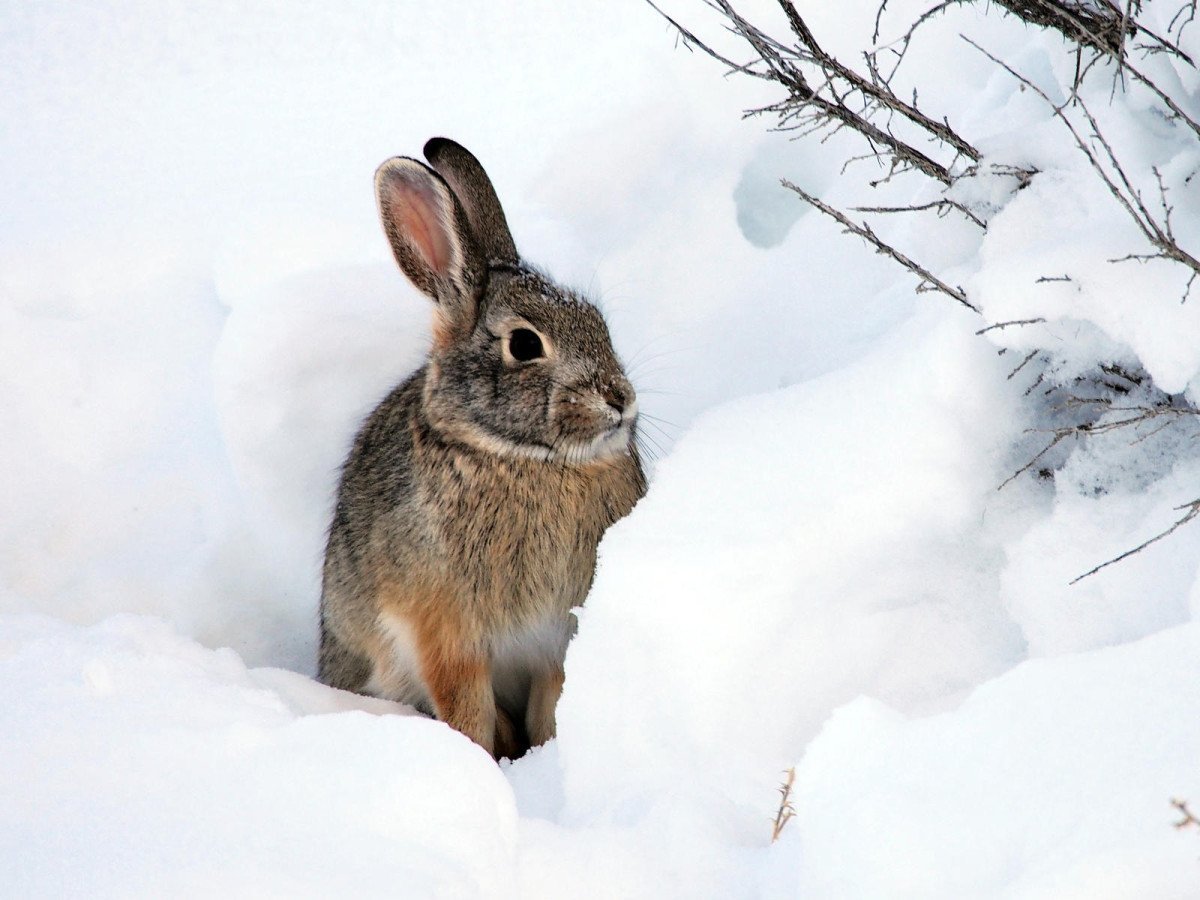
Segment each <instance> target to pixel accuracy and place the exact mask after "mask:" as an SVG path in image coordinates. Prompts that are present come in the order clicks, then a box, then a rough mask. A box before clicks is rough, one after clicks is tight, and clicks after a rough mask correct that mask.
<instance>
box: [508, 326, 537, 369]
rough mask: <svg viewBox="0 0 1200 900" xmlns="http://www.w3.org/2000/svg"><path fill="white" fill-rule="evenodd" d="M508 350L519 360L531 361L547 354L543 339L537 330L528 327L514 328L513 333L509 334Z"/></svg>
mask: <svg viewBox="0 0 1200 900" xmlns="http://www.w3.org/2000/svg"><path fill="white" fill-rule="evenodd" d="M508 352H509V353H511V354H512V356H513V359H515V360H516V361H517V362H529V361H530V360H531V359H537V358H538V357H540V356H544V355H545V352H544V351H543V350H542V339H541V338H540V337H538V336H537V332H536V331H530V330H529V329H528V328H514V329H513V333H512V334H510V335H509V336H508Z"/></svg>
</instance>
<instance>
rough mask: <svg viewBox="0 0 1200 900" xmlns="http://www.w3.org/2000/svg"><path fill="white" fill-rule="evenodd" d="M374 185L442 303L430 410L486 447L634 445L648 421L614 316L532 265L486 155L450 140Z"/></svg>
mask: <svg viewBox="0 0 1200 900" xmlns="http://www.w3.org/2000/svg"><path fill="white" fill-rule="evenodd" d="M425 157H426V159H428V160H429V163H430V165H431V166H432V167H433V168H432V169H431V168H430V167H429V166H426V165H425V164H424V163H421V162H418V161H417V160H415V159H409V158H407V157H394V158H392V159H389V160H388V161H387V162H385V163H384V164H383V165H381V166H380V167H379V170H378V171H377V172H376V174H375V188H376V194H377V197H378V200H379V210H380V216H381V218H382V219H383V227H384V231H385V232H386V233H387V237H388V240H389V241H390V243H391V245H392V251H393V253H395V256H396V261H397V262H398V263H399V264H400V268H401V269H402V270H403V271H404V273H405V274H406V275H407V276H408V278H409V280H410V281H412V283H413V284H414V285H415V286H416V287H417V288H419V289H420V290H421V291H422V292H423V293H424V294H425V295H426V296H428V297H429V298H430V299H431V300H433V302H434V304H435V315H434V328H433V348H432V350H431V352H430V357H429V364H428V367H427V370H426V376H425V393H424V400H423V404H424V411H425V414H426V416H427V417H428V419H429V422H430V424H431V425H433V426H434V427H435V428H436V429H437V430H438V431H440V432H442V433H443V434H445V435H447V436H448V437H451V438H453V439H456V440H460V441H463V442H466V443H468V444H470V445H472V446H475V447H477V448H479V449H483V450H485V451H488V452H491V453H496V454H500V455H508V456H523V457H529V458H534V459H544V460H552V461H557V462H564V463H568V464H583V463H588V462H591V461H594V460H601V459H605V458H609V457H613V456H615V455H618V454H621V453H624V452H625V451H626V450H627V448H628V447H629V442H630V440H631V438H632V435H633V430H634V427H635V422H636V419H637V400H636V397H635V395H634V391H633V386H632V385H631V384H630V383H629V380H628V379H627V378H626V377H625V373H624V371H623V370H622V368H621V364H620V362H619V361H618V360H617V356H616V353H615V352H614V351H613V348H612V341H611V339H610V337H609V334H608V328H607V326H606V325H605V322H604V318H603V317H602V316H601V315H600V312H599V310H597V309H596V307H595V306H593V305H592V304H591V303H589V302H588V301H587V300H585V299H584V298H583V297H581V296H579V295H578V294H576V293H574V292H572V291H570V290H568V289H565V288H563V287H561V286H560V285H558V284H556V283H555V282H553V281H552V280H550V279H549V278H548V277H547V276H545V275H544V274H542V273H540V272H538V271H536V270H535V269H533V268H531V267H529V266H528V265H526V264H525V263H524V262H522V261H521V259H520V257H519V255H518V254H517V249H516V245H515V244H514V242H513V238H512V234H511V233H510V232H509V229H508V223H507V221H506V220H505V217H504V211H503V209H502V208H501V206H500V201H499V199H498V198H497V196H496V191H495V189H494V188H493V187H492V183H491V181H490V180H489V179H488V176H487V174H486V173H485V172H484V170H483V167H482V166H481V165H480V164H479V161H478V160H477V159H475V157H474V156H472V155H471V154H470V153H469V152H467V150H465V149H464V148H463V147H461V146H459V145H458V144H456V143H454V142H453V141H449V140H446V139H445V138H434V139H433V140H431V141H429V142H428V143H427V144H426V145H425Z"/></svg>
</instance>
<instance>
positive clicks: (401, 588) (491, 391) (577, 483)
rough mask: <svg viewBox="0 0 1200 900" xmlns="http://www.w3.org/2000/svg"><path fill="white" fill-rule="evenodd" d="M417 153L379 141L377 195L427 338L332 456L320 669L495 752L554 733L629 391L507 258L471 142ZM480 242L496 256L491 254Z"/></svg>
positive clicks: (602, 351)
mask: <svg viewBox="0 0 1200 900" xmlns="http://www.w3.org/2000/svg"><path fill="white" fill-rule="evenodd" d="M431 147H432V148H433V152H431V150H430V148H431ZM426 154H427V156H429V158H430V159H431V161H433V162H434V163H435V165H438V166H439V167H450V168H449V169H447V178H446V180H445V181H442V180H441V179H440V178H439V177H438V175H436V174H435V173H433V172H430V171H428V170H427V169H425V167H424V166H422V165H421V164H420V163H416V162H415V161H414V160H400V161H396V160H392V161H389V163H385V165H384V166H383V167H381V169H380V176H379V180H380V197H381V200H380V207H381V211H382V214H383V216H384V223H385V231H386V232H387V234H388V236H389V239H390V240H391V241H392V243H393V248H394V249H395V251H396V258H397V261H398V262H399V263H400V265H401V267H402V268H403V269H404V271H405V272H406V274H408V275H409V277H410V278H411V279H412V281H413V283H414V284H416V285H417V286H418V287H421V288H422V289H423V290H425V291H426V293H428V294H429V295H430V296H431V298H432V299H434V300H435V302H436V303H437V304H438V310H437V315H436V316H435V321H436V322H437V323H438V327H437V329H436V330H435V342H434V346H433V349H432V351H431V357H430V361H429V363H428V364H427V365H426V366H425V367H424V368H422V369H421V370H420V371H418V372H417V373H415V374H414V375H413V376H412V377H411V378H410V379H409V380H408V381H406V382H405V383H404V384H402V385H400V386H399V387H397V388H396V389H395V390H394V391H392V393H391V394H390V395H389V396H388V397H387V398H386V399H385V400H384V401H383V402H382V403H380V405H379V406H378V407H377V408H376V410H375V411H374V412H373V413H372V414H371V416H370V417H369V418H368V419H367V421H366V422H365V423H364V425H363V427H362V429H361V430H360V431H359V433H358V435H357V437H356V439H355V443H354V447H353V449H352V450H351V453H350V456H349V458H348V459H347V461H346V465H345V468H344V471H343V476H342V481H341V485H340V488H339V495H338V504H337V509H336V512H335V515H334V520H333V524H332V526H331V528H330V536H329V543H328V547H327V551H326V562H325V576H324V587H323V596H322V605H321V613H322V640H321V658H320V677H321V679H322V680H324V681H326V682H327V683H329V684H332V685H334V686H336V687H341V688H345V689H347V690H354V691H360V692H365V693H373V694H377V695H380V696H385V697H389V698H391V699H396V700H401V701H404V702H408V703H412V704H414V705H416V706H418V707H419V708H422V709H424V710H425V711H427V712H430V713H433V714H435V715H437V716H438V717H439V718H441V719H442V720H443V721H446V722H447V723H449V724H450V725H451V726H452V727H454V728H456V729H457V730H459V731H461V732H463V733H464V734H466V735H467V736H469V737H470V738H471V739H472V740H474V741H475V742H476V743H478V744H479V745H480V746H482V747H484V748H485V749H487V750H488V751H489V752H491V753H493V754H494V755H496V756H497V757H499V756H514V755H517V754H519V752H521V751H522V750H523V749H524V747H525V746H528V745H529V744H533V745H537V744H541V743H543V742H544V741H546V740H549V739H550V738H552V737H553V736H554V734H555V720H554V707H555V703H556V701H557V699H558V696H559V694H560V693H561V690H562V683H563V670H562V662H563V654H564V653H565V650H566V643H567V640H568V639H569V637H570V635H571V634H572V632H573V619H572V617H571V615H570V610H571V608H572V607H575V606H578V605H580V604H582V603H583V600H584V598H585V597H586V595H587V592H588V589H589V587H590V585H591V581H592V576H593V572H594V569H595V562H596V547H597V544H598V543H599V541H600V538H601V537H602V536H603V534H604V531H605V530H606V529H607V528H608V526H609V525H611V524H612V523H613V522H615V521H616V520H617V519H619V518H621V517H622V516H624V515H625V514H626V513H628V512H629V510H630V509H632V507H633V505H634V504H635V503H636V502H637V500H638V499H639V498H640V497H641V496H642V494H643V493H644V491H645V479H644V476H643V474H642V469H641V465H640V463H639V460H638V457H637V452H636V449H635V446H636V445H635V444H634V443H633V429H634V423H633V417H634V416H635V415H636V413H635V410H636V407H635V405H634V403H635V401H634V395H633V389H632V387H631V386H630V385H629V383H628V381H627V380H626V379H625V376H624V374H623V372H622V371H621V368H620V364H619V363H618V362H617V361H616V357H615V355H614V354H613V352H612V348H611V344H610V343H609V339H608V334H607V329H606V328H605V327H604V324H603V320H602V319H601V318H600V317H599V314H598V313H597V312H596V311H595V309H594V307H592V306H591V305H590V304H587V303H586V301H583V300H582V299H581V298H579V297H577V296H575V295H573V294H570V293H569V292H566V291H564V290H562V289H561V288H559V287H557V286H556V285H553V283H552V282H550V281H548V279H546V278H545V277H544V276H541V275H539V274H537V273H535V272H533V271H532V270H529V269H527V268H526V267H524V265H523V264H521V263H520V262H519V260H517V259H516V258H515V248H514V247H513V244H512V239H511V236H509V235H508V234H507V225H506V224H505V220H504V215H503V212H502V210H501V209H500V207H499V202H498V201H497V200H496V199H495V195H494V191H492V188H491V183H490V181H488V179H487V177H486V175H485V174H483V170H482V168H481V167H479V166H478V163H477V162H476V161H475V160H474V157H472V156H470V154H468V153H467V152H466V151H465V150H463V149H462V148H461V147H458V145H456V144H452V142H448V141H435V142H430V145H429V147H427V150H426ZM389 166H390V167H391V168H390V169H389ZM417 167H420V168H417ZM422 170H424V172H423V171H422ZM426 173H427V174H426ZM422 179H425V180H422ZM392 182H396V183H395V184H392ZM446 182H449V185H448V184H447V183H446ZM450 185H453V186H454V190H451V188H450ZM456 191H462V192H467V193H469V196H466V197H462V196H459V195H458V193H456ZM405 204H417V206H418V208H416V209H410V208H409V207H408V206H406V205H405ZM468 222H469V223H470V225H468V224H467V223H468ZM414 223H417V224H416V225H414ZM431 223H432V224H431ZM431 227H432V228H434V229H435V231H434V232H433V233H431V232H430V231H429V230H428V229H429V228H431ZM438 227H441V228H443V229H446V233H445V234H442V233H437V232H436V228H438ZM414 228H415V229H416V233H415V234H410V232H411V231H412V230H413V229H414ZM497 228H500V229H502V230H503V233H501V234H497V233H493V232H494V230H495V229H497ZM472 229H479V230H480V231H487V232H488V233H479V232H477V231H475V230H472ZM489 230H490V231H489ZM447 247H448V248H450V250H449V257H448V258H447V259H445V260H443V259H442V258H441V257H442V255H443V254H442V251H443V248H447ZM431 248H436V250H435V249H431ZM481 248H482V249H481ZM483 249H486V250H488V251H489V252H491V253H499V254H508V253H511V254H514V256H513V258H512V259H504V258H501V259H500V263H501V264H502V265H501V266H500V268H499V270H498V271H490V270H489V266H493V267H494V266H495V260H494V259H492V258H490V257H489V258H487V259H485V258H484V257H483V256H482V255H481V254H482V253H483ZM456 254H458V255H456ZM489 271H490V273H489ZM513 328H525V329H534V330H535V331H536V332H537V333H538V334H539V336H540V337H541V340H542V342H543V346H544V350H545V356H544V358H541V359H536V360H534V361H531V362H524V361H518V360H515V359H514V358H512V357H511V356H510V355H508V354H507V351H506V350H505V351H504V352H502V350H501V347H502V346H503V347H507V343H505V342H506V340H507V337H506V334H507V333H508V332H510V331H511V330H512V329H513ZM614 409H615V410H617V412H616V413H614V412H613V410H614ZM622 411H623V412H622ZM618 422H619V425H618V424H616V423H618ZM610 434H611V437H609V435H610Z"/></svg>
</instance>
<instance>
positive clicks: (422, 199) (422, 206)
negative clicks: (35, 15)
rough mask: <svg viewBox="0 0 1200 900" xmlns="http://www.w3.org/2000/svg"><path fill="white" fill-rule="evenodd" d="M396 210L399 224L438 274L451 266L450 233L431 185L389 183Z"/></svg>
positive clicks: (402, 232)
mask: <svg viewBox="0 0 1200 900" xmlns="http://www.w3.org/2000/svg"><path fill="white" fill-rule="evenodd" d="M389 187H390V189H391V193H392V199H393V201H394V206H393V209H394V210H395V213H396V222H395V224H396V227H397V229H398V230H399V231H400V233H401V234H403V235H404V236H405V237H407V238H408V240H409V241H410V242H411V243H412V245H413V247H414V248H415V249H416V251H417V252H418V253H420V254H421V256H422V257H423V258H424V259H425V262H426V263H427V264H428V265H429V268H431V269H433V271H434V272H436V273H437V274H438V275H445V274H447V272H448V270H449V266H450V255H451V246H450V235H449V233H448V231H447V228H446V223H445V222H444V220H443V217H442V215H441V214H440V213H441V210H440V207H441V205H442V204H441V198H440V197H438V196H437V195H436V194H435V193H434V190H433V188H432V186H428V187H427V186H425V185H420V184H414V183H412V182H411V181H408V180H407V179H403V180H401V179H396V180H394V181H392V183H391V185H389Z"/></svg>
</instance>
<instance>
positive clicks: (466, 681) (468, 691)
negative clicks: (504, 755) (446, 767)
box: [420, 636, 496, 756]
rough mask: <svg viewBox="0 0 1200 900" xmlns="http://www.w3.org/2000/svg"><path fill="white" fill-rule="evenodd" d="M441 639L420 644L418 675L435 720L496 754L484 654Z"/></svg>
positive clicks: (493, 704)
mask: <svg viewBox="0 0 1200 900" xmlns="http://www.w3.org/2000/svg"><path fill="white" fill-rule="evenodd" d="M438 637H440V636H431V638H432V639H426V640H424V641H421V644H420V646H421V676H422V678H423V680H424V681H425V687H426V688H427V689H428V691H429V698H430V699H431V700H432V701H433V710H434V712H435V713H437V717H438V718H439V719H441V720H442V721H443V722H445V723H446V724H447V725H449V726H450V727H451V728H453V729H454V730H455V731H461V732H462V733H463V734H465V735H466V736H467V737H469V738H470V739H471V740H473V741H474V742H475V743H477V744H478V745H479V746H480V747H482V748H483V749H484V750H486V751H487V752H488V753H490V754H492V755H493V756H495V752H496V697H495V695H494V694H493V693H492V670H491V665H490V664H489V662H488V658H487V655H486V654H485V653H484V652H483V651H482V650H476V649H475V648H472V647H471V646H469V645H465V644H461V643H456V641H455V640H454V639H453V637H451V638H450V639H449V640H439V639H438Z"/></svg>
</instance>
